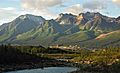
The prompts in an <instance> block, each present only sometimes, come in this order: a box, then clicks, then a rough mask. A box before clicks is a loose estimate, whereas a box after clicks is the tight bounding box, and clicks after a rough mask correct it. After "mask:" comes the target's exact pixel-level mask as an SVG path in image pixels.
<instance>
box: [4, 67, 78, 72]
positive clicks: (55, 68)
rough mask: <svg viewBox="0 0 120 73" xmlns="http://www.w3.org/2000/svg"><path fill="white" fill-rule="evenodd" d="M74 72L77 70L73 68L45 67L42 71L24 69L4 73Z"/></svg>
mask: <svg viewBox="0 0 120 73" xmlns="http://www.w3.org/2000/svg"><path fill="white" fill-rule="evenodd" d="M76 70H77V68H74V67H46V68H43V69H41V68H39V69H26V70H19V71H11V72H6V73H68V72H72V71H76Z"/></svg>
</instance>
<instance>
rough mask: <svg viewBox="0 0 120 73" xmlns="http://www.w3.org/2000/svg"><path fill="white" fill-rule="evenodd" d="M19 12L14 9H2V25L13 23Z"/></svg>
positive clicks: (0, 15) (0, 16) (0, 12)
mask: <svg viewBox="0 0 120 73" xmlns="http://www.w3.org/2000/svg"><path fill="white" fill-rule="evenodd" d="M18 14H19V12H18V11H17V10H16V8H14V7H6V8H0V24H2V23H3V22H4V23H5V22H9V21H12V20H13V19H14V18H15V17H16V16H18Z"/></svg>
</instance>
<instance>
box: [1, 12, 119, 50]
mask: <svg viewBox="0 0 120 73" xmlns="http://www.w3.org/2000/svg"><path fill="white" fill-rule="evenodd" d="M119 36H120V16H119V17H117V18H113V17H108V16H105V15H102V14H100V13H98V12H97V13H94V12H86V13H80V14H79V15H73V14H67V13H66V14H63V13H61V14H59V16H58V17H57V18H56V19H51V20H46V19H45V18H43V17H41V16H35V15H31V14H26V15H21V16H19V17H18V18H16V19H14V20H13V21H11V22H9V23H5V24H2V25H1V26H0V44H8V43H10V44H17V45H42V46H50V45H57V44H59V45H78V46H80V47H91V48H92V47H103V46H117V47H120V37H119Z"/></svg>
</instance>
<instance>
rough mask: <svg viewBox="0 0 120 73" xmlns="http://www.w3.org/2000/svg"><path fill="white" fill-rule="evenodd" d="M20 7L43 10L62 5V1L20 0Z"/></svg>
mask: <svg viewBox="0 0 120 73" xmlns="http://www.w3.org/2000/svg"><path fill="white" fill-rule="evenodd" d="M21 2H22V4H21V5H22V7H23V8H28V9H41V8H42V9H43V8H48V7H54V6H57V5H62V3H63V0H47V1H46V0H22V1H21Z"/></svg>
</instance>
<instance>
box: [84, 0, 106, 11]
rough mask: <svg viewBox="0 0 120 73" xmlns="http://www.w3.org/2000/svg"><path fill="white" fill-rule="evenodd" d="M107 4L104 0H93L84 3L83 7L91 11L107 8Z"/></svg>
mask: <svg viewBox="0 0 120 73" xmlns="http://www.w3.org/2000/svg"><path fill="white" fill-rule="evenodd" d="M105 5H106V4H105V3H104V1H102V0H101V1H97V0H93V1H88V2H86V3H84V4H83V8H84V9H86V10H89V11H101V10H103V9H106V6H105Z"/></svg>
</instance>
